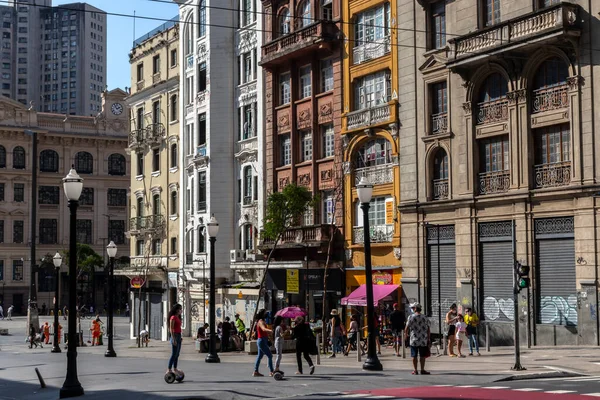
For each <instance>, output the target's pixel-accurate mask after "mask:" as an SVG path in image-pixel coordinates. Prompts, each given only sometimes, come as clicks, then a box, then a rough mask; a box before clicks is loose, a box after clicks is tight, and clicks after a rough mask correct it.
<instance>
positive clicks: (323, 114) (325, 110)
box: [319, 102, 333, 124]
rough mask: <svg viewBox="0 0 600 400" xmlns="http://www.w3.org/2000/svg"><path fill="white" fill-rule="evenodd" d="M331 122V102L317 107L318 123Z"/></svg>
mask: <svg viewBox="0 0 600 400" xmlns="http://www.w3.org/2000/svg"><path fill="white" fill-rule="evenodd" d="M331 121H333V104H332V103H331V102H329V103H325V104H321V106H319V123H320V124H322V123H324V122H331Z"/></svg>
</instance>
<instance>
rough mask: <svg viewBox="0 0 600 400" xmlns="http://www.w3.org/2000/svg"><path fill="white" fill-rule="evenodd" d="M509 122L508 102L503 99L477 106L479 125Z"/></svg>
mask: <svg viewBox="0 0 600 400" xmlns="http://www.w3.org/2000/svg"><path fill="white" fill-rule="evenodd" d="M501 121H508V100H507V99H505V98H501V99H498V100H493V101H484V102H482V103H479V104H477V125H483V124H491V123H494V122H501Z"/></svg>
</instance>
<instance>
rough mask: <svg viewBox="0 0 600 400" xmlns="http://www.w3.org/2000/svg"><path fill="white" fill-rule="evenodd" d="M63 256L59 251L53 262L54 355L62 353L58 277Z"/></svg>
mask: <svg viewBox="0 0 600 400" xmlns="http://www.w3.org/2000/svg"><path fill="white" fill-rule="evenodd" d="M62 260H63V259H62V256H61V255H60V253H59V252H58V251H57V252H56V254H55V255H54V257H52V262H53V263H54V269H55V277H56V279H55V282H56V283H55V287H54V339H53V340H52V350H50V351H51V352H52V353H60V352H61V351H60V345H59V344H58V340H59V336H58V277H59V276H60V266H61V265H62Z"/></svg>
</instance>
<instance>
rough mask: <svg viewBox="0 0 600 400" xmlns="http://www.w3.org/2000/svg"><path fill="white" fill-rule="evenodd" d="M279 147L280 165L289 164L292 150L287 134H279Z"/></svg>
mask: <svg viewBox="0 0 600 400" xmlns="http://www.w3.org/2000/svg"><path fill="white" fill-rule="evenodd" d="M279 149H280V152H279V154H280V157H281V166H285V165H290V164H291V163H292V151H291V143H290V135H289V134H288V135H279Z"/></svg>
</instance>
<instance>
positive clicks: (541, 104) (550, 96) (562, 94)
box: [531, 83, 569, 113]
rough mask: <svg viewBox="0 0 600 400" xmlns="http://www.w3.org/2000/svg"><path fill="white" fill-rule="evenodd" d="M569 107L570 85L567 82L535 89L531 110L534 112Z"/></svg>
mask: <svg viewBox="0 0 600 400" xmlns="http://www.w3.org/2000/svg"><path fill="white" fill-rule="evenodd" d="M568 107H569V86H568V85H567V84H566V83H565V84H563V85H560V86H554V87H551V88H544V89H537V90H534V91H533V99H532V102H531V110H532V112H534V113H539V112H544V111H550V110H557V109H560V108H568Z"/></svg>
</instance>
